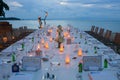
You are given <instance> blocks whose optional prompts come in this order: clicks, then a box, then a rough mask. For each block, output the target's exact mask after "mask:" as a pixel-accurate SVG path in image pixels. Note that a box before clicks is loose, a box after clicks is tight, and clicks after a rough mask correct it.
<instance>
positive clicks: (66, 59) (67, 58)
mask: <svg viewBox="0 0 120 80" xmlns="http://www.w3.org/2000/svg"><path fill="white" fill-rule="evenodd" d="M65 63H66V64H69V63H70V56H69V55H66V57H65Z"/></svg>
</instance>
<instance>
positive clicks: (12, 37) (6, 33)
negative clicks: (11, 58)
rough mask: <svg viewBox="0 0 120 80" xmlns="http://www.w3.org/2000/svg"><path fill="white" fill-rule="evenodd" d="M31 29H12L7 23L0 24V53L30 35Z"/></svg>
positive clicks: (25, 27)
mask: <svg viewBox="0 0 120 80" xmlns="http://www.w3.org/2000/svg"><path fill="white" fill-rule="evenodd" d="M33 31H34V30H33V29H27V26H23V27H19V28H16V29H15V28H12V24H10V23H9V22H0V51H1V50H3V49H5V48H6V47H8V46H10V45H11V44H13V43H15V42H16V41H18V40H20V39H22V38H24V37H25V36H27V35H29V34H30V33H32V32H33Z"/></svg>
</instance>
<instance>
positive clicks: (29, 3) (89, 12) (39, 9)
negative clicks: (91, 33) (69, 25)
mask: <svg viewBox="0 0 120 80" xmlns="http://www.w3.org/2000/svg"><path fill="white" fill-rule="evenodd" d="M4 2H6V3H7V4H8V5H9V7H10V10H9V11H5V12H6V16H7V17H18V18H21V19H37V18H38V17H39V16H41V17H42V18H44V17H45V11H47V12H48V17H47V19H114V20H120V0H4Z"/></svg>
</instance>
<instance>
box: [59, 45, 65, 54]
mask: <svg viewBox="0 0 120 80" xmlns="http://www.w3.org/2000/svg"><path fill="white" fill-rule="evenodd" d="M59 50H60V52H63V51H64V46H63V44H61V45H60V48H59Z"/></svg>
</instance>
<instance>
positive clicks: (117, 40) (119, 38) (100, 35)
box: [86, 26, 120, 54]
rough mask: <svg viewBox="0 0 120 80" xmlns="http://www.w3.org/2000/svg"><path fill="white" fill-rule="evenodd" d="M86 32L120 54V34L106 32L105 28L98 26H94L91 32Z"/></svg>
mask: <svg viewBox="0 0 120 80" xmlns="http://www.w3.org/2000/svg"><path fill="white" fill-rule="evenodd" d="M86 32H87V33H88V34H90V35H91V36H93V37H94V38H96V39H98V40H99V41H101V42H102V43H104V44H105V45H107V46H109V47H111V48H112V49H113V50H114V51H116V52H117V53H119V54H120V33H118V32H116V33H113V32H112V31H110V30H106V31H105V29H104V28H99V27H96V26H92V27H91V30H90V31H86Z"/></svg>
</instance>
